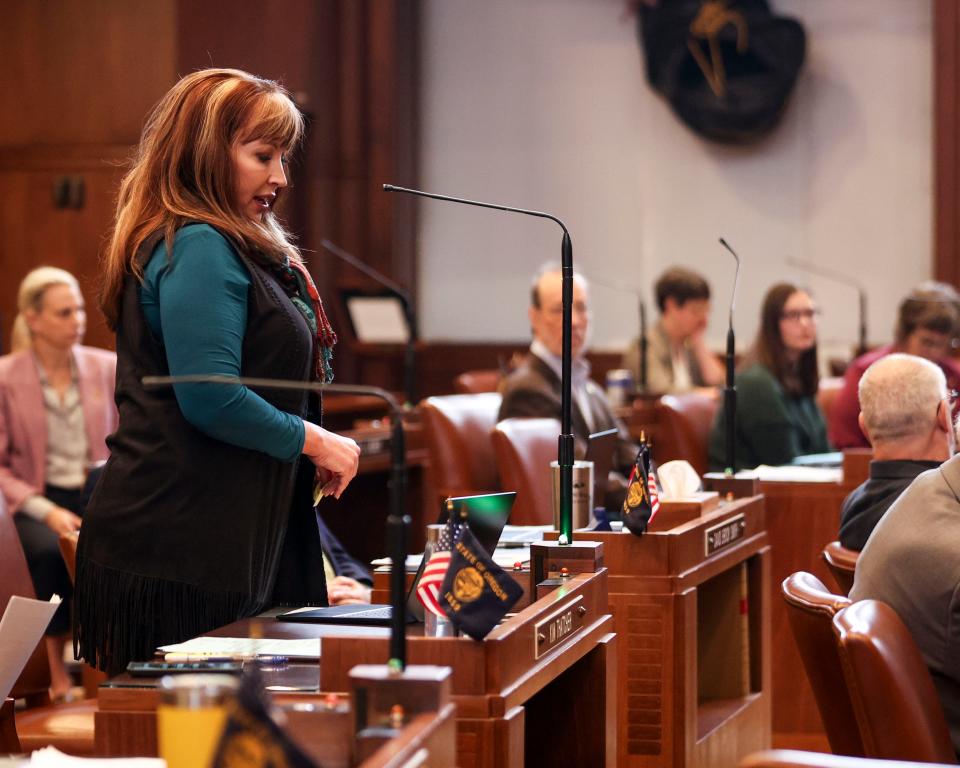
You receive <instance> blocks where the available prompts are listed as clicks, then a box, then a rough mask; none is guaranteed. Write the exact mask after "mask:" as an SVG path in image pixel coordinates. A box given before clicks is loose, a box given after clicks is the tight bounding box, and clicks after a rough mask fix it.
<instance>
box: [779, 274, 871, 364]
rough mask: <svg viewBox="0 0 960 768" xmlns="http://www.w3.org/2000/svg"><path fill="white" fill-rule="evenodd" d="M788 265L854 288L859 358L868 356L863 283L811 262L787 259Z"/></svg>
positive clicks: (865, 303) (865, 295)
mask: <svg viewBox="0 0 960 768" xmlns="http://www.w3.org/2000/svg"><path fill="white" fill-rule="evenodd" d="M787 264H789V265H790V266H791V267H796V268H797V269H800V270H803V271H804V272H809V273H810V274H811V275H817V276H819V277H825V278H827V280H833V281H834V282H836V283H840V284H841V285H846V286H848V287H850V288H853V289H854V290H855V291H856V292H857V300H858V304H859V305H860V306H859V318H858V324H859V331H858V335H857V356H858V357H859V356H860V355H863V354H866V352H867V291H866V289H864V287H863V283H861V282H859V281H858V280H854V279H853V278H852V277H848V276H847V275H845V274H843V273H841V272H836V271H834V270H832V269H828V268H827V267H820V266H817V265H816V264H810V263H809V262H805V261H800V260H798V259H787Z"/></svg>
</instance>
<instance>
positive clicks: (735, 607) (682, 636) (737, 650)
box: [574, 497, 771, 768]
mask: <svg viewBox="0 0 960 768" xmlns="http://www.w3.org/2000/svg"><path fill="white" fill-rule="evenodd" d="M714 503H715V500H714ZM678 506H683V505H678ZM740 521H742V524H743V525H742V527H739V523H740ZM727 525H737V526H738V531H737V534H736V536H737V538H735V539H734V540H733V541H732V542H731V543H730V544H729V545H726V546H722V547H721V548H719V549H718V550H716V551H714V552H713V553H712V554H709V555H708V554H706V552H705V536H706V535H707V534H708V532H709V531H711V529H716V528H717V527H718V526H722V527H726V526H727ZM574 539H592V540H596V541H600V542H602V543H603V546H604V565H605V566H606V567H607V569H608V570H609V573H610V611H611V613H612V614H613V616H614V629H615V631H616V633H617V637H618V641H617V644H618V668H619V670H620V671H619V673H618V676H617V699H618V702H617V703H618V708H619V715H618V717H617V723H618V732H617V765H618V766H620V767H621V768H653V767H655V766H656V767H661V766H662V767H663V768H667V767H668V766H678V767H679V766H702V767H704V768H706V766H713V765H736V763H737V762H738V761H739V760H740V759H742V758H743V757H745V756H746V755H747V754H749V753H750V752H753V751H756V750H759V749H767V748H769V746H770V700H771V696H770V635H769V626H770V624H769V615H770V591H769V569H770V548H769V546H767V537H766V533H765V530H764V503H763V499H761V498H759V497H754V498H751V499H743V500H738V501H736V502H732V503H728V504H722V505H720V506H717V507H715V508H714V509H713V510H712V511H708V512H707V513H706V514H704V515H703V516H698V517H696V518H695V519H692V520H689V521H687V522H684V523H682V524H680V525H677V526H675V527H673V528H670V529H668V530H661V531H654V532H648V533H647V534H645V535H644V536H642V537H636V536H632V535H630V534H628V533H583V534H579V533H575V534H574ZM744 587H745V588H746V589H745V591H746V594H745V595H744ZM744 601H745V602H746V606H747V609H748V612H747V614H746V616H745V617H744V615H743V614H742V610H743V605H744ZM744 619H745V621H744Z"/></svg>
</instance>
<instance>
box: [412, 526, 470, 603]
mask: <svg viewBox="0 0 960 768" xmlns="http://www.w3.org/2000/svg"><path fill="white" fill-rule="evenodd" d="M455 527H456V528H457V531H456V532H457V533H459V528H460V526H459V525H457V526H455ZM453 538H454V532H453V531H451V526H450V525H446V526H444V528H443V530H442V531H440V535H439V536H438V537H437V546H436V549H434V551H433V554H432V555H431V556H430V559H429V560H428V561H427V565H426V567H425V568H424V569H423V574H422V575H421V576H420V583H419V584H417V598H418V599H419V600H420V602H421V603H423V607H424V608H426V609H427V610H428V611H430V612H431V613H433V614H436V615H437V616H439V617H441V618H446V617H447V614H446V613H444V610H443V608H441V607H440V585H441V584H442V583H443V577H444V576H446V575H447V566H448V565H450V549H451V547H452V546H453Z"/></svg>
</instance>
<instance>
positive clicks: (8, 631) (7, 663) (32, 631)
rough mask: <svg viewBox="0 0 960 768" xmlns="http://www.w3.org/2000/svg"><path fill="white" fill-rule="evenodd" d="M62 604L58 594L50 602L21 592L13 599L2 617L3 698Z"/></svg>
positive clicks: (0, 693)
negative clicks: (23, 594) (29, 596)
mask: <svg viewBox="0 0 960 768" xmlns="http://www.w3.org/2000/svg"><path fill="white" fill-rule="evenodd" d="M59 605H60V596H59V595H54V596H53V597H51V598H50V602H44V601H43V600H31V599H30V598H28V597H20V596H18V595H14V596H13V597H11V598H10V602H9V603H7V609H6V610H5V611H4V612H3V618H2V619H0V701H2V700H3V699H5V698H6V697H7V696H9V695H10V691H11V690H13V684H14V683H16V682H17V678H18V677H20V673H21V672H23V668H24V667H25V666H26V665H27V661H28V660H29V659H30V654H32V653H33V651H34V649H35V648H36V647H37V644H38V643H39V642H40V641H41V640H42V639H43V633H44V632H45V631H46V629H47V625H48V624H49V623H50V619H52V618H53V614H54V613H55V612H56V610H57V606H59Z"/></svg>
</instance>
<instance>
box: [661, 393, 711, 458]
mask: <svg viewBox="0 0 960 768" xmlns="http://www.w3.org/2000/svg"><path fill="white" fill-rule="evenodd" d="M717 407H718V401H717V399H716V398H714V397H711V396H709V395H704V394H701V393H699V392H686V393H684V394H681V395H664V396H663V397H661V398H660V399H659V400H658V401H657V404H656V408H655V412H656V423H657V431H656V440H655V444H654V446H653V453H654V456H655V457H656V460H657V463H658V464H663V463H664V462H667V461H673V460H674V459H683V460H685V461H688V462H690V466H692V467H693V468H694V469H695V470H696V471H697V474H698V475H701V476H702V475H703V474H704V473H705V472H706V471H707V469H708V467H707V452H708V450H709V442H710V428H711V427H712V426H713V420H714V417H715V416H716V413H717Z"/></svg>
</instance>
